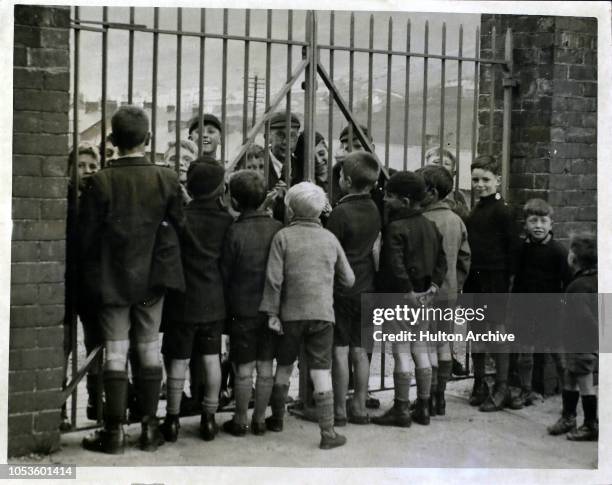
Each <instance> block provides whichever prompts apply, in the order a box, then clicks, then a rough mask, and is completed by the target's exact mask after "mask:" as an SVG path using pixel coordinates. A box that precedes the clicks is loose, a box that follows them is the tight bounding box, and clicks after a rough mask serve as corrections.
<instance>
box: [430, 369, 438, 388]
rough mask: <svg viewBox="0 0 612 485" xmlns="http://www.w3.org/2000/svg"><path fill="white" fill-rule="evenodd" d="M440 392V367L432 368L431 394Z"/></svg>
mask: <svg viewBox="0 0 612 485" xmlns="http://www.w3.org/2000/svg"><path fill="white" fill-rule="evenodd" d="M437 391H438V366H435V367H434V366H431V387H430V392H429V394H430V395H431V394H434V393H436V392H437Z"/></svg>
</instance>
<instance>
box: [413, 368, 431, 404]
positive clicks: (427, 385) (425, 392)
mask: <svg viewBox="0 0 612 485" xmlns="http://www.w3.org/2000/svg"><path fill="white" fill-rule="evenodd" d="M414 374H415V376H416V383H417V397H418V398H419V399H429V391H430V389H431V367H426V368H424V369H415V371H414Z"/></svg>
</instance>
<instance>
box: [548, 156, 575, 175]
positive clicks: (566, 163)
mask: <svg viewBox="0 0 612 485" xmlns="http://www.w3.org/2000/svg"><path fill="white" fill-rule="evenodd" d="M571 165H572V161H571V160H569V159H566V158H553V159H551V160H550V173H569V172H570V167H571ZM572 173H573V172H572Z"/></svg>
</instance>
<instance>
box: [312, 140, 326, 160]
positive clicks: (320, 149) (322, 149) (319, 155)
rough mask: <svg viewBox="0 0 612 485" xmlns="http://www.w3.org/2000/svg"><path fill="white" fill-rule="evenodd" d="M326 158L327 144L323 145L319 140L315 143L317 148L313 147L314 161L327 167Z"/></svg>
mask: <svg viewBox="0 0 612 485" xmlns="http://www.w3.org/2000/svg"><path fill="white" fill-rule="evenodd" d="M328 156H329V154H328V151H327V143H325V140H321V141H320V142H319V143H317V146H315V160H316V162H317V164H319V165H327V159H328Z"/></svg>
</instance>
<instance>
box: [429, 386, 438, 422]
mask: <svg viewBox="0 0 612 485" xmlns="http://www.w3.org/2000/svg"><path fill="white" fill-rule="evenodd" d="M436 414H438V391H437V390H436V391H434V392H432V393H431V395H430V396H429V415H430V416H432V417H433V416H435V415H436Z"/></svg>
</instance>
